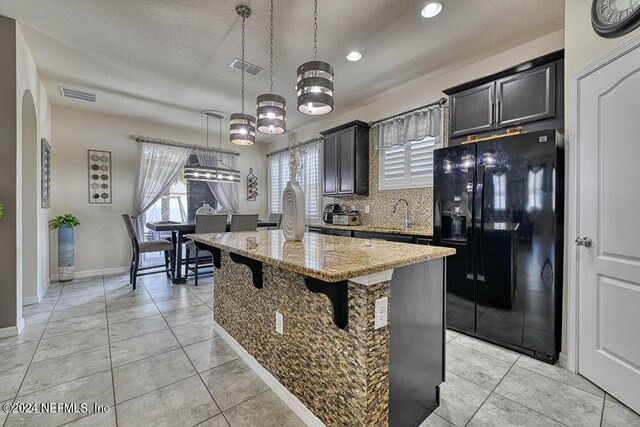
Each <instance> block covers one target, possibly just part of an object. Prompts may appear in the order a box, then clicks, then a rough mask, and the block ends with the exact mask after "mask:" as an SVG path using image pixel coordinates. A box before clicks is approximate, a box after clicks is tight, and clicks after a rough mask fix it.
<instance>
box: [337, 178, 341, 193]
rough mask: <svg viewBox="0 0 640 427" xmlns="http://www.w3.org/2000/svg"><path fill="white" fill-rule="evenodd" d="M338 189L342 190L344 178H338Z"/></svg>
mask: <svg viewBox="0 0 640 427" xmlns="http://www.w3.org/2000/svg"><path fill="white" fill-rule="evenodd" d="M337 190H338V191H342V178H338V186H337Z"/></svg>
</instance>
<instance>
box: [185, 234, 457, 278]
mask: <svg viewBox="0 0 640 427" xmlns="http://www.w3.org/2000/svg"><path fill="white" fill-rule="evenodd" d="M187 237H188V238H190V239H193V240H195V241H197V242H201V243H204V244H206V245H210V246H213V247H215V248H219V249H222V250H225V251H229V252H234V253H236V254H239V255H243V256H245V257H248V258H252V259H255V260H258V261H262V262H264V263H267V264H271V265H274V266H276V267H280V268H283V269H285V270H290V271H293V272H295V273H299V274H303V275H305V276H309V277H313V278H316V279H320V280H323V281H326V282H339V281H342V280H348V279H351V278H354V277H360V276H365V275H367V274H373V273H378V272H381V271H385V270H390V269H393V268H397V267H403V266H406V265H411V264H417V263H419V262H423V261H429V260H433V259H438V258H443V257H446V256H449V255H453V254H455V252H456V251H455V249H450V248H442V247H438V246H423V245H413V244H407V243H396V242H386V241H382V240H372V239H355V238H351V237H342V236H330V235H326V234H319V233H305V234H304V239H303V241H301V242H287V241H285V239H284V235H283V234H282V230H261V231H249V232H231V233H215V234H190V235H188V236H187Z"/></svg>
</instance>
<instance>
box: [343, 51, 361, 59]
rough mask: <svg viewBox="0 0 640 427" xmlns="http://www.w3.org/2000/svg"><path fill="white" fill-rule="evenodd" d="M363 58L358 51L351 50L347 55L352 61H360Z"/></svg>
mask: <svg viewBox="0 0 640 427" xmlns="http://www.w3.org/2000/svg"><path fill="white" fill-rule="evenodd" d="M361 58H362V54H361V53H360V52H356V51H353V52H349V54H348V55H347V59H348V60H349V61H351V62H355V61H360V59H361Z"/></svg>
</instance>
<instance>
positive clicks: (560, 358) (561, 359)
mask: <svg viewBox="0 0 640 427" xmlns="http://www.w3.org/2000/svg"><path fill="white" fill-rule="evenodd" d="M558 365H560V366H562V367H563V368H565V369H567V353H560V355H559V356H558Z"/></svg>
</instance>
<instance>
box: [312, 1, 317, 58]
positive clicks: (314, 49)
mask: <svg viewBox="0 0 640 427" xmlns="http://www.w3.org/2000/svg"><path fill="white" fill-rule="evenodd" d="M313 59H314V60H316V59H318V0H313Z"/></svg>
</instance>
